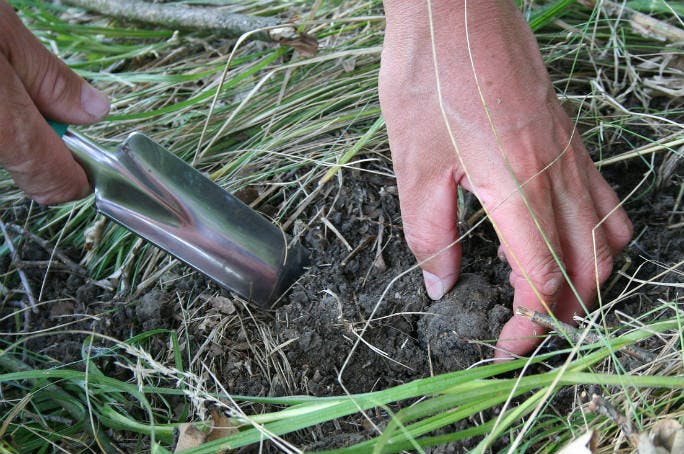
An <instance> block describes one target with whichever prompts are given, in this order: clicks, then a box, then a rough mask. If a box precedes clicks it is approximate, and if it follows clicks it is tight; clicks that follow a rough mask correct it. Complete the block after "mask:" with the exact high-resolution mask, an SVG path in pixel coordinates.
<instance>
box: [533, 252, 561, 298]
mask: <svg viewBox="0 0 684 454" xmlns="http://www.w3.org/2000/svg"><path fill="white" fill-rule="evenodd" d="M559 260H560V261H561V265H562V264H563V262H562V258H560V257H559ZM526 272H527V276H528V278H529V280H530V284H531V285H533V286H534V287H535V288H536V290H537V291H538V292H539V293H540V294H541V295H542V296H543V297H545V298H553V297H555V296H556V295H557V294H558V292H559V291H560V289H561V287H562V286H563V273H562V271H561V266H559V264H558V263H556V259H555V258H554V257H553V255H551V254H544V255H543V256H538V257H536V259H535V260H533V261H532V262H531V263H530V264H529V265H528V266H527V269H526Z"/></svg>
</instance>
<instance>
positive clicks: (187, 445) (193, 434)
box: [173, 423, 207, 452]
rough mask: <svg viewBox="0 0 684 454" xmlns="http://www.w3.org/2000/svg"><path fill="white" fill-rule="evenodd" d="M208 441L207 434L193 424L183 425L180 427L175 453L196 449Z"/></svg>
mask: <svg viewBox="0 0 684 454" xmlns="http://www.w3.org/2000/svg"><path fill="white" fill-rule="evenodd" d="M206 439H207V434H206V433H204V432H203V431H201V430H200V429H198V428H197V427H196V426H195V424H193V423H186V424H181V425H180V427H178V442H177V443H176V449H174V450H173V452H181V451H184V450H186V449H191V448H196V447H198V446H200V445H202V443H204V442H205V441H206Z"/></svg>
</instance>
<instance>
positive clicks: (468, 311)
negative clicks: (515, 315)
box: [418, 274, 511, 370]
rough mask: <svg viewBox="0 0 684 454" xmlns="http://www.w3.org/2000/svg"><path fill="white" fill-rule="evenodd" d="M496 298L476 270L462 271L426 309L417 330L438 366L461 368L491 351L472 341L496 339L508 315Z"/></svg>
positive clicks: (491, 288) (489, 285)
mask: <svg viewBox="0 0 684 454" xmlns="http://www.w3.org/2000/svg"><path fill="white" fill-rule="evenodd" d="M497 301H499V298H498V292H497V290H496V288H495V287H493V286H492V285H491V284H490V283H489V282H487V281H486V280H485V279H483V278H482V277H481V276H479V275H477V274H465V275H461V276H460V278H459V281H458V285H457V286H456V287H455V288H454V289H453V290H452V291H451V292H449V293H448V294H447V295H446V296H445V297H444V298H442V299H441V300H439V301H436V302H434V303H432V304H431V305H430V306H429V307H428V308H427V309H426V312H427V314H426V315H423V316H422V317H421V318H420V321H419V322H418V333H419V336H420V339H421V341H422V342H421V344H422V345H429V346H430V352H431V355H432V357H433V358H434V359H435V361H436V362H437V364H439V365H441V366H442V367H441V368H440V369H445V370H459V369H465V368H468V367H470V366H472V365H473V364H475V363H477V362H478V361H480V360H482V359H483V358H485V357H489V356H490V355H491V352H490V351H489V350H488V351H486V352H485V351H483V349H482V348H481V344H479V343H474V342H473V341H484V340H494V339H496V338H497V337H498V335H499V333H500V332H501V328H502V327H503V325H504V323H506V321H507V320H508V319H509V318H510V317H511V310H510V309H509V308H507V307H505V306H503V305H501V304H498V303H497Z"/></svg>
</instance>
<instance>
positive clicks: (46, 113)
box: [0, 0, 109, 203]
mask: <svg viewBox="0 0 684 454" xmlns="http://www.w3.org/2000/svg"><path fill="white" fill-rule="evenodd" d="M0 34H1V35H2V37H3V39H2V40H0V99H2V104H0V125H1V129H0V165H1V166H2V167H4V168H5V169H6V170H7V171H8V172H9V173H10V174H11V175H12V177H13V178H14V181H15V183H16V184H17V185H18V186H19V187H20V188H21V189H23V190H24V191H25V192H26V194H27V195H28V196H29V197H31V198H33V199H35V200H36V201H38V202H40V203H57V202H63V201H67V200H73V199H77V198H81V197H84V196H85V195H87V194H88V193H89V192H90V187H89V184H88V180H87V178H86V176H85V173H84V172H83V169H81V167H80V166H79V165H78V164H77V163H76V161H74V159H73V158H72V156H71V153H70V152H69V150H68V149H67V148H66V147H65V146H64V144H63V143H62V141H61V140H60V139H59V137H57V135H56V134H55V133H54V132H53V131H52V129H51V128H50V126H48V124H47V123H46V122H45V119H44V117H48V118H50V119H53V120H57V121H61V122H64V123H71V124H90V123H95V122H97V121H99V120H102V119H103V118H104V117H106V115H107V113H108V112H109V101H108V100H107V98H106V97H105V95H103V94H102V93H100V92H99V91H97V90H96V89H95V88H93V87H92V86H91V85H89V84H88V83H87V82H86V81H84V80H83V79H81V78H80V77H79V76H77V75H76V73H74V72H73V71H71V70H70V69H69V68H68V67H67V66H66V65H65V64H64V63H63V62H62V61H60V60H59V59H58V58H57V57H55V56H54V55H52V54H51V53H50V52H48V50H47V49H46V48H45V47H44V46H43V45H42V44H41V43H40V41H38V39H36V38H35V37H34V36H33V35H32V34H31V32H29V31H28V29H26V27H24V25H23V24H22V23H21V21H20V20H19V18H18V17H17V15H16V14H15V13H14V11H13V10H12V7H11V6H10V5H9V4H7V3H6V2H5V1H4V0H0Z"/></svg>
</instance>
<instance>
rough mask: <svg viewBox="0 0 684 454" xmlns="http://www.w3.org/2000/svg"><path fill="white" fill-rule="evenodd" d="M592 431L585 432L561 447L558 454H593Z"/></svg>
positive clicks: (593, 441)
mask: <svg viewBox="0 0 684 454" xmlns="http://www.w3.org/2000/svg"><path fill="white" fill-rule="evenodd" d="M594 435H595V433H594V431H593V430H590V431H589V432H585V433H584V434H582V435H580V436H579V437H577V438H575V439H574V440H572V441H571V442H570V443H568V444H567V445H565V446H563V447H562V448H561V450H560V451H558V454H593V452H594V451H593V450H594V444H595V440H594Z"/></svg>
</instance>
